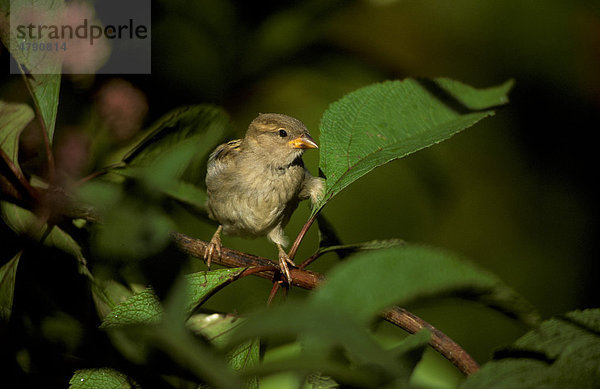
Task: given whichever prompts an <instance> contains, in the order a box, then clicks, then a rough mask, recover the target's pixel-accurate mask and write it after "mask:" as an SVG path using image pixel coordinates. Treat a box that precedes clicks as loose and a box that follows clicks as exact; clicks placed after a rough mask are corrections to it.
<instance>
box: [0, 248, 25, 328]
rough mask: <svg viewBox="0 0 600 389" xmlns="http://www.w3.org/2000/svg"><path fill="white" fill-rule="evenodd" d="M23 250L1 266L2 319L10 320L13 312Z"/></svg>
mask: <svg viewBox="0 0 600 389" xmlns="http://www.w3.org/2000/svg"><path fill="white" fill-rule="evenodd" d="M21 254H22V252H18V253H17V254H16V255H15V256H14V257H13V258H12V259H11V260H10V261H8V262H6V263H5V264H4V265H3V266H2V267H0V319H1V320H5V321H8V319H10V315H11V313H12V305H13V296H14V293H15V282H16V278H17V267H18V266H19V260H20V259H21Z"/></svg>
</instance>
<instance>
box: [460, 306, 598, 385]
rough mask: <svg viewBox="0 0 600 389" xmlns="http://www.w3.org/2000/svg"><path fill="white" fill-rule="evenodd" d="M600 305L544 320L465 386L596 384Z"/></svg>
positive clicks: (497, 355) (498, 355)
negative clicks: (599, 307) (598, 307)
mask: <svg viewBox="0 0 600 389" xmlns="http://www.w3.org/2000/svg"><path fill="white" fill-rule="evenodd" d="M599 366H600V309H588V310H585V311H573V312H569V313H567V314H565V315H564V316H562V317H556V318H553V319H550V320H547V321H544V322H543V323H542V324H541V325H540V327H539V328H538V329H535V330H532V331H530V332H528V333H526V334H525V335H523V336H522V337H521V338H520V339H518V340H517V341H516V342H515V343H514V344H513V345H512V346H510V347H509V348H507V349H504V350H501V351H499V352H497V353H496V354H495V356H494V359H493V360H492V361H490V362H488V363H486V364H485V365H483V367H482V368H481V370H480V371H478V372H477V373H475V374H474V375H472V376H470V377H469V378H468V379H467V380H466V381H465V382H464V383H463V384H462V385H461V386H460V388H461V389H471V388H490V389H501V388H506V389H509V388H510V389H523V388H532V389H533V388H548V389H554V388H556V389H559V388H561V389H562V388H578V389H579V388H590V389H591V388H597V387H598V383H600V369H599V368H598V367H599Z"/></svg>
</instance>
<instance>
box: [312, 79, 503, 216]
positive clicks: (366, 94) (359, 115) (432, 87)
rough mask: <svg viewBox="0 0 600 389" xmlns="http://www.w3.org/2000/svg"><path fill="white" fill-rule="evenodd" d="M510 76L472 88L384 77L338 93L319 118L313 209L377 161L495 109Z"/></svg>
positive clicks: (430, 141) (421, 145) (431, 141)
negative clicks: (321, 182) (320, 187)
mask: <svg viewBox="0 0 600 389" xmlns="http://www.w3.org/2000/svg"><path fill="white" fill-rule="evenodd" d="M511 87H512V81H509V82H506V83H504V84H503V85H500V86H497V87H494V88H488V89H482V90H477V89H474V88H472V87H470V86H467V85H464V84H461V83H459V82H456V81H452V80H448V79H442V78H440V79H435V80H432V81H428V80H414V79H406V80H404V81H387V82H384V83H379V84H373V85H370V86H367V87H364V88H361V89H358V90H356V91H354V92H352V93H349V94H347V95H346V96H344V97H342V98H341V99H340V100H338V101H337V102H335V103H333V104H331V106H330V107H329V108H328V109H327V111H325V113H324V115H323V117H322V119H321V137H320V148H321V157H320V163H319V167H320V168H321V170H322V171H323V173H324V174H325V177H326V182H325V195H324V196H323V198H322V200H321V201H320V202H319V204H317V206H315V207H314V209H313V214H314V213H316V212H318V210H320V209H321V208H322V207H323V206H324V205H325V204H326V203H327V202H328V201H329V200H331V198H333V197H334V196H335V195H336V194H338V193H339V192H340V191H341V190H342V189H344V188H345V187H346V186H348V185H350V184H351V183H352V182H354V181H355V180H357V179H358V178H360V177H362V176H363V175H365V174H367V173H368V172H369V171H371V170H373V169H374V168H376V167H377V166H380V165H382V164H385V163H387V162H390V161H392V160H394V159H397V158H401V157H404V156H406V155H408V154H411V153H414V152H416V151H418V150H420V149H423V148H425V147H428V146H431V145H433V144H435V143H438V142H441V141H443V140H445V139H447V138H449V137H451V136H452V135H454V134H456V133H457V132H459V131H461V130H464V129H465V128H467V127H470V126H472V125H474V124H475V123H477V122H478V121H479V120H481V119H483V118H485V117H486V116H490V115H493V114H494V111H493V110H492V109H491V108H493V107H495V106H499V105H502V104H505V103H506V102H507V101H508V98H507V97H506V94H507V93H508V91H509V90H510V88H511Z"/></svg>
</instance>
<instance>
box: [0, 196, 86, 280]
mask: <svg viewBox="0 0 600 389" xmlns="http://www.w3.org/2000/svg"><path fill="white" fill-rule="evenodd" d="M0 213H1V215H2V219H3V220H4V222H5V223H6V224H7V225H8V226H9V227H10V228H11V229H12V230H13V231H14V232H16V233H17V234H19V235H25V236H27V237H29V238H30V239H33V240H36V241H40V243H43V244H44V245H45V246H49V247H54V248H57V249H59V250H62V251H64V252H66V253H67V254H70V255H72V256H73V257H75V258H76V259H77V262H78V263H79V271H80V272H81V273H82V274H85V275H87V276H90V277H91V274H89V271H88V269H87V261H86V259H85V256H84V255H83V250H82V249H81V246H80V245H79V243H77V242H76V241H75V239H73V237H72V236H71V235H69V234H68V233H66V232H65V231H64V230H62V229H61V228H60V227H58V226H52V227H48V225H47V224H45V223H41V222H40V220H39V219H38V217H37V216H36V215H35V214H34V213H33V212H31V211H29V210H27V209H24V208H21V207H19V206H17V205H14V204H11V203H7V202H5V201H0ZM48 228H50V230H49V231H48ZM42 239H43V241H42Z"/></svg>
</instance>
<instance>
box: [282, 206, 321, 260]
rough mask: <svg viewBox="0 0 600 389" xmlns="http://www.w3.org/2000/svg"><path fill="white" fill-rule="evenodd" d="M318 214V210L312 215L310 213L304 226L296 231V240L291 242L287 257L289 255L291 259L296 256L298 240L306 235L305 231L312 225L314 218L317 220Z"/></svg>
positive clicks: (298, 245)
mask: <svg viewBox="0 0 600 389" xmlns="http://www.w3.org/2000/svg"><path fill="white" fill-rule="evenodd" d="M318 214H319V212H317V213H315V214H314V215H312V216H311V217H310V218H309V219H308V220H307V221H306V223H304V226H302V229H301V230H300V232H299V233H298V236H296V240H294V243H293V244H292V247H291V248H290V252H289V253H288V257H290V259H291V260H293V259H294V257H295V256H296V252H297V251H298V247H300V242H302V239H304V235H306V233H307V232H308V229H309V228H310V226H312V224H313V223H314V222H315V220H317V215H318Z"/></svg>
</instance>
